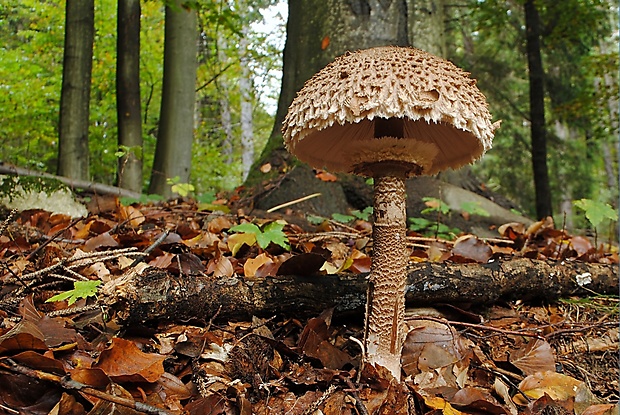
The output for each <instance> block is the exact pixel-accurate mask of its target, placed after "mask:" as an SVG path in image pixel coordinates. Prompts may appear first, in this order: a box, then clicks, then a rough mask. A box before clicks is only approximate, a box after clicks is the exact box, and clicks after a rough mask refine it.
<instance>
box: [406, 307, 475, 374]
mask: <svg viewBox="0 0 620 415" xmlns="http://www.w3.org/2000/svg"><path fill="white" fill-rule="evenodd" d="M409 328H410V331H409V333H408V334H407V337H406V339H405V342H404V344H403V351H402V359H401V361H402V368H403V371H404V372H405V374H407V375H408V376H415V375H417V374H419V373H422V372H429V371H431V372H432V371H434V370H436V369H439V368H444V367H450V369H451V370H450V372H452V368H453V365H455V364H457V363H460V362H465V361H466V360H467V358H468V356H469V352H468V349H467V345H466V340H465V339H463V338H462V337H461V336H460V335H459V334H458V333H457V332H456V330H454V329H453V328H452V327H451V326H449V325H448V324H443V323H440V322H438V321H434V320H423V319H420V320H414V321H411V322H409ZM455 381H456V379H455Z"/></svg>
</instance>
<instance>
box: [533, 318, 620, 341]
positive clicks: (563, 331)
mask: <svg viewBox="0 0 620 415" xmlns="http://www.w3.org/2000/svg"><path fill="white" fill-rule="evenodd" d="M605 326H614V327H617V326H618V322H617V321H607V322H601V323H597V324H590V325H588V326H583V327H579V328H570V329H560V330H556V331H552V332H551V333H549V334H547V335H545V339H547V340H549V339H552V338H554V337H557V336H561V335H563V334H569V333H579V332H582V331H587V330H590V329H596V328H601V327H605Z"/></svg>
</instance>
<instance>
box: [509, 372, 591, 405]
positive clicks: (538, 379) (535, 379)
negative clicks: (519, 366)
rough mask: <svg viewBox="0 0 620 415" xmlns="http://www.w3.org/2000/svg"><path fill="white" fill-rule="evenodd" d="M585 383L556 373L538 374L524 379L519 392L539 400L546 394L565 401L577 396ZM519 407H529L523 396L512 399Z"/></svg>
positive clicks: (519, 395) (555, 399) (517, 395)
mask: <svg viewBox="0 0 620 415" xmlns="http://www.w3.org/2000/svg"><path fill="white" fill-rule="evenodd" d="M583 385H584V383H583V382H581V381H579V380H577V379H575V378H572V377H570V376H566V375H563V374H561V373H556V372H551V371H547V372H538V373H535V374H533V375H530V376H528V377H526V378H525V379H523V381H521V383H520V384H519V390H520V391H521V392H523V393H524V394H526V395H527V396H528V397H530V398H532V399H538V398H540V397H541V396H543V395H544V394H545V393H546V394H547V395H549V397H550V398H551V399H553V400H554V401H565V400H567V399H569V398H571V397H574V396H576V395H577V392H578V391H579V389H580V388H582V387H583ZM512 399H513V400H514V401H515V403H517V404H519V405H527V404H528V403H527V402H526V401H525V398H523V396H521V394H516V395H515V396H514V397H513V398H512Z"/></svg>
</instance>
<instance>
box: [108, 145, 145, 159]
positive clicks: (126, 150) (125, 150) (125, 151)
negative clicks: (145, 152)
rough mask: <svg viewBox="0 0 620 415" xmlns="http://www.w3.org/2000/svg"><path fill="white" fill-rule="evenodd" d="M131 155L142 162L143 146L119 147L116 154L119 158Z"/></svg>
mask: <svg viewBox="0 0 620 415" xmlns="http://www.w3.org/2000/svg"><path fill="white" fill-rule="evenodd" d="M129 154H134V155H135V156H136V158H137V159H138V160H142V147H141V146H131V147H129V146H124V145H120V146H118V150H117V151H116V152H115V153H114V155H115V156H116V157H117V158H121V157H125V156H127V155H129Z"/></svg>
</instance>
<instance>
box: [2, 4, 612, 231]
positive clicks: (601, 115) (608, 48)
mask: <svg viewBox="0 0 620 415" xmlns="http://www.w3.org/2000/svg"><path fill="white" fill-rule="evenodd" d="M75 3H86V4H88V3H90V2H89V1H86V2H72V1H69V2H68V3H66V2H64V1H59V2H56V1H39V0H7V1H4V2H2V5H0V39H1V42H2V43H1V44H2V48H1V49H0V89H1V90H2V93H1V94H0V114H1V115H0V140H1V141H2V147H1V155H0V160H1V161H3V162H5V163H11V164H15V165H17V166H21V167H27V168H30V169H34V170H40V171H46V172H50V173H56V172H60V173H61V174H63V175H65V176H69V177H72V176H73V178H75V179H86V180H91V181H94V182H99V183H105V184H115V185H119V186H121V187H127V185H128V184H129V183H123V179H122V174H120V173H122V172H123V169H124V168H125V167H126V166H127V165H128V164H127V163H128V160H129V158H128V157H129V156H133V157H134V158H135V159H138V160H139V161H140V162H141V164H142V170H141V173H140V176H139V183H138V185H139V188H138V189H137V190H139V191H142V192H144V193H159V194H162V195H164V196H169V195H170V194H171V185H172V184H175V183H176V184H179V183H189V184H191V185H192V186H193V194H194V195H195V196H197V197H198V198H200V197H207V198H209V197H210V195H213V194H214V193H215V192H218V191H220V190H231V189H234V188H235V187H237V186H239V185H241V184H243V183H244V182H245V181H246V180H247V178H248V175H250V176H251V174H252V173H253V172H257V171H259V168H260V166H262V165H264V160H265V157H266V156H267V155H268V154H267V153H269V152H271V151H273V145H271V146H268V147H267V148H266V150H265V151H263V154H262V156H261V151H262V150H263V148H265V145H266V143H267V141H268V140H269V141H271V142H273V141H275V142H278V140H280V141H281V138H280V137H279V134H278V132H279V124H280V123H281V121H282V113H283V111H285V110H286V106H288V103H286V102H283V100H282V99H280V102H279V106H278V108H277V109H276V104H275V103H276V102H278V94H279V92H280V91H279V88H280V82H281V76H282V50H283V48H284V45H285V39H286V36H287V28H286V16H285V14H286V11H287V8H286V3H285V2H282V1H275V0H228V1H224V0H222V1H215V0H201V1H196V2H190V3H187V4H185V3H184V2H180V1H169V2H163V1H159V0H149V1H135V0H119V1H118V2H117V1H115V0H95V1H93V2H92V6H93V10H94V13H93V17H92V18H93V22H94V32H93V40H94V41H93V52H92V53H93V55H92V75H91V77H90V82H89V84H88V85H89V86H90V88H89V104H90V105H89V108H88V122H87V129H88V131H87V134H86V138H87V144H88V145H87V146H86V147H85V150H82V151H83V152H84V153H85V154H79V153H78V154H72V156H71V159H72V160H87V167H88V168H87V169H86V170H83V171H82V172H81V173H76V172H71V171H67V170H66V171H65V172H64V173H63V170H62V165H63V162H62V157H61V156H60V153H61V151H60V147H61V145H60V141H61V140H60V139H59V137H60V136H61V135H62V131H61V130H62V127H61V125H62V115H61V113H62V110H61V107H62V99H61V95H62V91H63V54H65V55H66V51H65V28H67V25H68V24H69V25H71V24H72V23H67V21H69V19H67V16H66V14H65V13H66V11H68V8H67V6H69V5H71V4H75ZM300 3H304V4H305V6H300V5H299V4H300ZM331 3H334V2H324V3H323V6H322V2H318V3H317V2H312V1H307V2H299V1H295V0H292V1H291V4H290V5H289V8H291V7H292V8H297V10H299V9H300V7H301V8H302V9H303V7H307V9H306V10H309V9H310V8H311V7H314V9H315V10H316V12H315V14H314V16H308V18H307V19H305V20H301V21H300V22H296V23H295V24H298V25H307V26H308V27H310V26H311V25H312V24H313V21H312V17H314V18H316V16H319V15H320V14H319V13H320V9H321V7H325V8H328V7H331V6H328V4H331ZM390 3H392V2H389V1H388V2H374V1H368V2H367V1H349V2H342V4H343V5H342V8H347V10H348V11H347V12H348V13H351V12H353V13H359V14H363V13H365V12H368V11H371V12H372V11H374V12H375V13H376V12H377V10H379V12H380V10H381V7H385V4H390ZM404 3H405V2H403V4H404ZM409 3H410V2H409ZM414 3H417V4H418V5H417V6H416V7H418V10H417V11H416V12H420V13H421V14H420V16H422V17H420V19H424V18H425V17H424V16H425V14H426V15H428V16H430V15H433V18H434V19H439V20H440V22H441V24H439V25H437V27H439V28H440V33H438V34H433V36H436V37H438V38H439V39H441V42H439V43H440V44H441V46H440V47H437V48H436V50H432V51H431V52H433V53H436V54H439V55H441V56H443V57H446V58H448V59H450V60H451V61H453V62H454V63H455V64H457V65H458V66H461V67H463V68H465V69H466V70H467V71H469V72H471V73H472V76H473V77H474V78H476V79H477V80H478V85H479V87H480V89H481V90H482V92H483V93H484V94H485V95H486V96H487V98H488V101H489V107H490V111H491V113H492V115H493V117H494V120H498V119H501V120H502V127H501V128H500V129H499V130H498V131H497V133H496V137H495V140H494V146H493V149H492V150H491V151H490V152H489V153H488V154H487V155H486V156H485V157H484V159H483V160H482V161H481V162H479V163H477V164H476V165H475V166H474V167H473V171H474V173H475V174H476V175H477V176H478V177H479V178H480V179H481V180H482V181H483V182H484V183H485V185H486V186H487V187H488V188H490V189H492V190H494V191H496V192H498V193H500V194H502V195H505V196H506V197H508V198H509V199H511V200H512V201H513V202H515V203H516V205H518V206H519V208H520V210H521V211H522V212H523V213H524V214H525V215H528V216H530V217H537V216H538V217H540V216H544V215H542V214H541V210H540V206H539V205H540V201H539V200H538V201H537V198H539V197H540V195H537V193H536V186H535V185H534V183H535V176H536V174H535V173H534V171H535V169H536V167H534V168H532V166H533V163H532V159H533V156H534V155H535V154H536V153H537V152H538V151H539V150H540V149H541V148H542V147H541V145H540V142H538V143H537V142H536V141H534V143H533V141H532V137H533V132H532V108H531V101H530V99H531V96H532V94H534V93H536V92H539V93H540V94H542V98H543V101H542V102H543V106H544V107H543V109H544V118H543V119H544V125H543V127H544V136H543V139H544V141H543V144H544V146H545V147H546V151H545V153H544V154H543V155H544V159H545V161H546V167H545V169H546V174H547V176H548V191H547V192H546V194H548V196H549V204H550V208H549V209H550V210H549V211H550V212H553V214H555V217H556V221H557V222H559V223H562V222H563V221H568V223H569V224H574V225H575V226H584V224H585V222H584V221H583V218H580V217H579V215H577V214H576V212H574V202H575V201H577V200H580V199H591V200H596V201H600V202H604V203H610V204H611V205H613V206H614V207H616V208H617V200H618V46H617V45H618V5H617V4H616V3H615V2H612V1H608V0H566V1H563V2H557V1H554V0H527V1H521V0H507V1H501V0H455V1H451V2H447V1H446V2H444V1H423V2H414ZM128 4H129V5H131V4H133V5H134V6H135V5H136V4H137V6H138V11H139V16H140V18H139V30H140V32H139V33H140V35H139V37H138V38H137V39H139V45H138V51H139V85H140V89H139V97H140V99H139V101H140V102H139V112H138V113H139V115H140V117H139V123H140V135H141V144H140V145H138V146H127V145H123V144H122V143H121V145H119V116H118V113H117V101H118V100H117V88H116V83H117V79H116V77H117V72H116V67H117V56H119V55H117V51H119V48H120V43H117V42H118V39H119V36H122V35H121V30H119V29H124V28H126V27H125V26H124V25H123V24H121V25H118V24H117V22H118V21H119V20H118V18H119V15H118V11H119V10H122V9H121V7H126V6H127V5H128ZM528 6H529V7H533V8H534V9H533V10H534V11H535V12H536V17H537V18H538V23H539V26H538V29H539V32H538V33H537V34H536V38H537V39H538V40H539V41H540V53H541V58H542V63H543V68H544V72H543V79H542V84H541V85H543V86H544V88H542V89H541V88H539V90H538V91H536V90H535V88H534V91H533V90H532V85H533V84H532V82H533V81H532V77H531V75H532V70H531V67H530V66H528V65H529V64H531V62H529V61H528V59H529V58H531V56H530V55H529V54H528V53H529V51H530V49H528V47H529V46H528V34H529V35H531V31H528V30H527V29H528V28H529V26H528V25H527V23H528V22H526V17H527V16H526V14H527V13H526V10H527V7H528ZM386 10H387V8H386ZM409 11H410V12H411V10H409ZM134 12H135V9H134ZM173 15H176V16H177V17H178V16H181V21H180V25H179V21H177V22H176V24H177V27H178V26H180V27H181V28H185V29H187V28H189V29H190V30H189V36H190V39H193V40H191V41H190V42H185V43H183V47H182V48H179V47H178V46H177V49H184V50H186V51H188V53H189V55H190V57H191V56H194V57H195V60H196V66H195V71H193V72H194V74H193V76H195V81H194V82H193V83H191V85H193V86H194V88H193V98H192V100H193V107H192V112H191V114H190V118H189V119H190V121H189V124H190V125H191V128H190V129H189V131H190V133H189V134H190V138H189V141H183V140H181V139H179V137H177V136H176V135H175V134H174V133H173V134H168V137H167V138H166V137H165V136H166V133H162V122H163V119H164V118H165V117H167V116H170V115H171V114H174V113H175V112H177V110H179V111H180V110H181V107H182V106H180V105H176V104H175V103H174V102H172V103H171V102H170V99H168V102H166V100H167V98H166V97H165V96H164V97H163V95H165V94H162V90H163V89H164V87H163V84H164V71H165V69H164V68H166V67H167V66H166V65H172V66H174V65H175V62H176V65H177V66H182V65H184V64H183V62H182V60H181V59H179V58H178V56H177V57H176V58H174V57H167V56H166V57H165V56H164V55H165V53H164V49H165V44H166V42H173V41H174V40H169V38H168V36H167V35H166V24H168V30H172V28H173V27H174V26H173V25H174V24H175V23H174V21H172V20H168V19H171V17H172V16H173ZM190 15H193V16H190ZM266 16H269V17H266ZM428 16H427V17H428ZM66 19H67V21H66ZM182 19H186V20H184V21H183V20H182ZM187 19H189V20H187ZM192 19H195V20H192ZM434 21H435V22H436V21H437V20H434ZM168 22H171V23H168ZM188 22H189V23H188ZM82 24H83V21H82ZM292 26H293V25H291V24H290V22H289V28H288V29H289V33H288V35H289V40H290V39H291V33H290V31H291V27H292ZM265 27H266V28H267V29H264V28H265ZM261 28H263V29H261ZM177 30H180V29H177ZM297 30H299V29H297ZM186 32H187V30H186ZM337 35H338V34H337V30H336V29H335V28H334V31H333V32H330V31H329V30H327V31H325V33H320V34H318V33H317V34H316V37H318V39H319V42H318V43H317V45H316V47H315V49H316V50H317V51H318V52H317V53H320V51H326V50H327V51H329V49H330V47H332V45H334V44H337V43H338V39H336V36H337ZM170 39H173V37H172V36H171V37H170ZM295 39H297V40H299V39H300V38H299V35H298V36H297V37H296V38H295ZM302 40H303V39H302ZM530 40H531V38H530ZM415 43H416V42H413V46H424V45H428V42H427V41H422V43H423V44H422V45H416V44H415ZM435 43H437V42H435ZM123 44H124V45H127V41H125V43H123ZM303 47H304V46H303V45H302V44H300V45H299V49H300V50H301V49H303ZM289 48H290V49H289V54H293V53H294V52H293V51H292V50H296V47H295V45H292V46H289ZM423 48H425V49H428V48H427V47H423ZM171 49H172V48H171ZM290 56H291V55H289V57H290ZM66 59H67V57H66V56H65V57H64V62H66ZM166 59H167V60H168V62H167V63H166V62H165V60H166ZM309 66H311V65H309ZM185 69H187V65H185ZM317 69H318V68H317ZM286 70H287V68H286V64H285V67H284V71H286ZM289 70H291V69H290V66H289ZM297 71H298V72H299V71H300V69H299V68H297ZM301 72H303V70H301ZM285 73H286V72H285ZM310 75H311V74H309V75H307V76H310ZM285 76H286V75H285ZM302 76H305V75H302ZM307 76H306V79H307ZM190 79H191V78H190ZM301 82H303V80H302V81H301ZM299 83H300V81H299V80H297V86H296V87H297V88H299V87H300V86H301V85H299ZM284 87H285V85H284V83H283V84H282V88H284ZM283 90H284V89H283ZM289 95H290V94H289ZM119 98H120V97H119ZM70 116H71V115H70ZM186 119H187V118H186ZM185 124H188V123H187V122H186V123H185ZM177 133H178V135H181V132H179V131H177ZM158 140H159V141H160V143H159V144H158ZM164 140H172V144H173V147H183V148H184V150H185V153H186V154H189V155H190V158H191V160H187V161H183V160H182V157H181V158H176V159H175V158H174V156H173V155H171V157H172V158H173V161H175V162H176V164H177V165H180V167H182V169H183V171H184V172H185V171H186V174H180V175H177V174H175V173H174V172H172V173H170V174H165V172H164V173H163V176H162V177H163V178H164V179H165V181H164V182H163V183H164V185H163V186H161V185H160V186H159V187H158V186H154V185H153V183H154V180H155V179H154V177H155V175H154V174H151V172H155V171H157V170H158V169H157V168H155V169H154V168H153V166H154V163H155V164H157V162H156V160H155V159H156V156H155V154H156V147H157V146H159V145H160V144H161V142H163V141H164ZM183 143H185V144H183ZM539 154H540V153H539ZM190 166H191V169H190ZM534 166H535V164H534ZM161 170H163V169H161ZM84 171H86V173H83V172H84ZM160 172H161V171H160Z"/></svg>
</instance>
